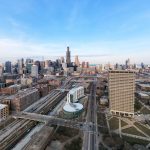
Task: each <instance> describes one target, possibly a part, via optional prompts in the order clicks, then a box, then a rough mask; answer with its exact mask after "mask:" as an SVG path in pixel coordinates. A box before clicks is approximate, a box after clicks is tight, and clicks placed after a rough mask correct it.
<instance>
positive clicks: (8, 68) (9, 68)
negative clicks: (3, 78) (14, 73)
mask: <svg viewBox="0 0 150 150" xmlns="http://www.w3.org/2000/svg"><path fill="white" fill-rule="evenodd" d="M5 72H6V73H11V62H10V61H6V63H5Z"/></svg>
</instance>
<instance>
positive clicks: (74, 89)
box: [69, 86, 84, 94]
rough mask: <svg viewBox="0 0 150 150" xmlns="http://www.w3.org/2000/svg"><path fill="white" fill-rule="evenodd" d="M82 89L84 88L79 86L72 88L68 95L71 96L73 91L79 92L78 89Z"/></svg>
mask: <svg viewBox="0 0 150 150" xmlns="http://www.w3.org/2000/svg"><path fill="white" fill-rule="evenodd" d="M83 88H84V87H83V86H79V87H77V88H73V89H71V90H70V91H69V94H73V93H74V92H75V91H77V90H80V89H83Z"/></svg>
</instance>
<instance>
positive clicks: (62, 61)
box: [60, 56, 65, 64]
mask: <svg viewBox="0 0 150 150" xmlns="http://www.w3.org/2000/svg"><path fill="white" fill-rule="evenodd" d="M60 59H61V64H62V63H64V62H65V59H64V57H63V56H62V57H61V58H60Z"/></svg>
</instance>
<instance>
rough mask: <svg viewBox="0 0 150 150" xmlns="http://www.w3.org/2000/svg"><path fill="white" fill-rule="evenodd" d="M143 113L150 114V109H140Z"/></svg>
mask: <svg viewBox="0 0 150 150" xmlns="http://www.w3.org/2000/svg"><path fill="white" fill-rule="evenodd" d="M140 112H141V113H142V114H150V110H149V109H147V108H146V107H143V108H142V109H141V111H140Z"/></svg>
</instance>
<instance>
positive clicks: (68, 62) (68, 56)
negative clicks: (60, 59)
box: [66, 46, 71, 65]
mask: <svg viewBox="0 0 150 150" xmlns="http://www.w3.org/2000/svg"><path fill="white" fill-rule="evenodd" d="M70 57H71V56H70V50H69V46H68V47H67V52H66V63H67V65H70V64H71V58H70Z"/></svg>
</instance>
